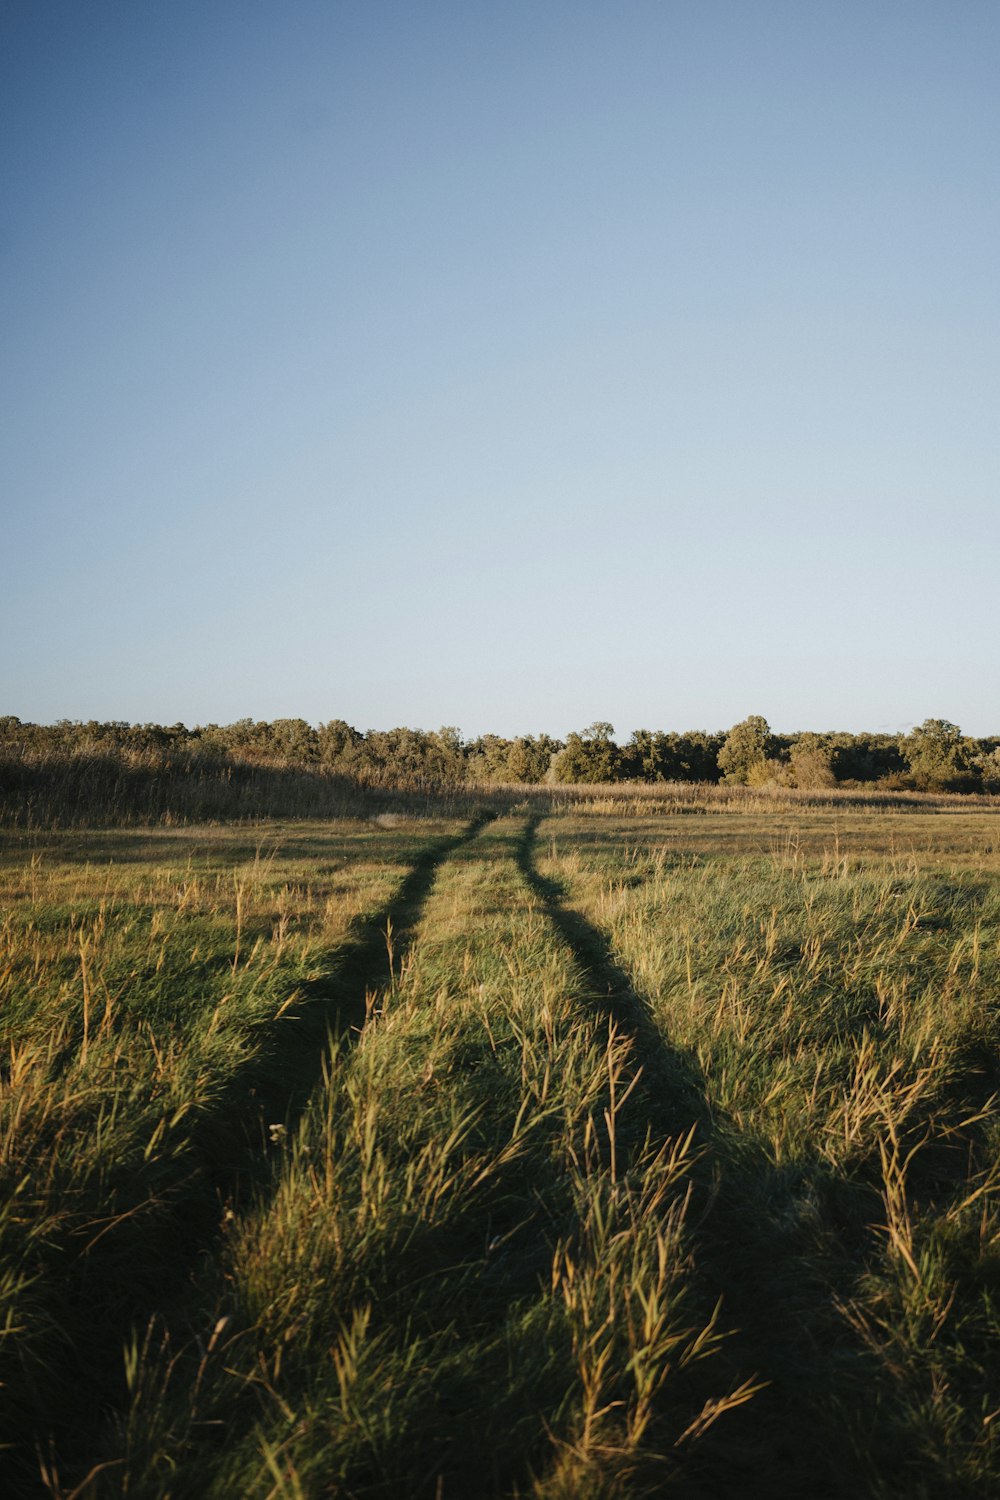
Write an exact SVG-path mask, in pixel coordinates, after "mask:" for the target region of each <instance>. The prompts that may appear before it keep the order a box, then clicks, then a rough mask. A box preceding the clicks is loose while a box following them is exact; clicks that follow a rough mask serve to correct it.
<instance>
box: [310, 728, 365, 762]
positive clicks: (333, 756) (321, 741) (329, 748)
mask: <svg viewBox="0 0 1000 1500" xmlns="http://www.w3.org/2000/svg"><path fill="white" fill-rule="evenodd" d="M362 739H363V735H362V734H361V732H360V730H357V729H355V728H354V726H353V725H352V724H348V723H346V722H345V721H344V720H343V719H330V720H329V721H328V722H327V723H326V724H321V725H320V726H319V729H318V730H317V732H316V742H317V749H318V753H319V758H320V761H321V763H322V764H323V765H324V766H338V767H341V768H342V769H344V770H347V769H348V767H349V766H350V765H351V763H352V762H353V761H354V760H355V758H356V756H357V752H358V746H359V745H360V744H361V741H362Z"/></svg>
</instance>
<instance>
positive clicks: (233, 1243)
mask: <svg viewBox="0 0 1000 1500" xmlns="http://www.w3.org/2000/svg"><path fill="white" fill-rule="evenodd" d="M619 792H620V789H619ZM446 811H447V812H448V815H447V816H440V817H435V816H428V815H427V813H426V807H423V809H422V812H421V815H420V816H407V815H405V813H402V814H401V813H399V812H396V813H392V812H383V813H381V814H378V815H376V816H374V817H372V816H368V817H365V818H361V817H357V818H345V819H342V820H339V821H336V822H329V823H315V822H313V823H294V824H283V825H278V824H259V825H256V826H254V827H252V828H247V827H239V826H233V827H229V828H219V827H208V826H192V827H168V828H159V829H155V830H150V829H142V828H130V829H113V828H106V829H103V830H90V831H88V830H86V829H73V830H65V831H62V832H59V831H49V832H45V831H42V830H39V829H37V828H35V829H10V830H8V831H7V832H6V833H5V834H3V836H2V837H3V842H2V845H0V901H2V907H3V910H4V913H5V915H4V918H3V926H2V931H0V985H2V999H3V1005H2V1009H0V1026H2V1030H3V1036H2V1039H0V1128H2V1136H0V1170H2V1172H3V1184H2V1195H0V1205H2V1206H0V1378H2V1381H3V1403H2V1417H0V1421H2V1424H3V1428H2V1432H0V1442H2V1444H3V1448H2V1450H0V1477H2V1484H0V1488H2V1491H3V1493H5V1494H11V1495H17V1496H20V1495H34V1494H45V1493H49V1494H51V1495H53V1496H58V1497H61V1500H70V1497H71V1496H78V1497H81V1500H83V1497H86V1500H92V1497H103V1496H124V1495H127V1496H129V1497H136V1500H146V1497H149V1500H152V1497H158V1500H165V1497H168V1496H170V1497H174V1500H185V1497H194V1496H202V1495H206V1496H215V1497H230V1496H232V1497H244V1496H246V1497H259V1500H265V1497H276V1500H277V1497H289V1500H291V1497H312V1496H327V1495H330V1496H332V1495H337V1496H352V1497H353V1496H358V1497H367V1496H373V1497H374V1496H383V1497H388V1496H414V1497H422V1496H427V1497H429V1500H464V1497H478V1496H483V1497H492V1496H522V1497H536V1500H569V1497H575V1496H587V1497H591V1496H593V1497H599V1496H607V1497H612V1496H633V1495H635V1496H641V1495H647V1494H650V1495H658V1494H663V1493H674V1494H677V1495H679V1496H694V1497H715V1496H730V1495H732V1496H741V1497H742V1496H774V1495H788V1496H803V1497H806V1496H848V1495H849V1496H852V1497H856V1496H858V1495H865V1496H868V1495H871V1496H897V1495H898V1496H903V1495H906V1496H908V1497H923V1496H926V1497H935V1496H968V1497H970V1500H971V1497H973V1496H975V1497H981V1496H984V1495H989V1494H996V1493H1000V1439H998V1436H997V1430H998V1424H1000V1352H998V1351H1000V1212H998V1202H997V1194H998V1190H1000V1164H998V1149H997V1148H998V1144H1000V1110H998V1100H997V1093H998V1091H1000V1050H998V1043H1000V819H998V816H997V814H996V813H995V812H994V811H992V809H991V807H990V805H989V804H988V803H987V802H986V801H985V799H976V800H974V801H973V800H969V801H968V802H966V803H965V804H962V803H960V802H958V801H957V800H953V799H938V800H936V801H934V800H931V799H926V800H921V799H919V798H909V799H905V798H897V799H890V801H889V802H888V803H887V802H886V801H885V799H876V798H872V799H870V800H869V801H865V799H863V798H853V799H846V798H845V799H842V800H840V801H838V799H837V798H836V797H835V796H827V797H823V798H815V799H812V800H809V799H804V798H803V799H798V800H796V799H795V798H791V797H785V798H781V799H776V798H775V799H771V800H770V801H769V800H768V799H767V798H762V797H760V796H752V795H746V796H744V797H743V798H742V800H741V799H740V798H739V797H737V796H734V795H733V794H731V793H725V794H724V792H723V789H718V791H717V793H716V792H713V795H712V796H711V797H705V798H702V799H701V800H698V799H697V798H696V797H695V796H694V794H691V795H690V796H688V797H687V800H686V801H685V799H684V798H680V799H679V800H675V801H672V800H671V795H670V794H666V793H657V794H656V796H655V797H654V796H653V795H652V794H649V795H638V796H637V795H633V794H632V793H629V795H628V797H627V798H626V797H625V796H623V795H617V796H616V795H615V794H613V793H612V792H611V791H609V792H608V793H607V795H604V794H602V793H601V792H600V791H588V793H587V794H586V796H579V797H576V798H574V797H571V796H567V795H563V796H560V798H559V800H558V801H557V800H556V799H555V798H554V797H551V796H548V795H541V794H539V795H537V796H535V797H533V798H532V799H531V800H530V801H523V800H519V798H518V796H517V795H516V794H514V793H513V792H509V793H504V794H503V795H502V796H499V795H498V796H497V797H495V798H494V800H493V802H492V804H490V805H487V804H486V803H481V804H480V803H477V800H476V798H475V797H474V796H471V795H470V797H469V798H468V805H463V806H462V807H461V808H459V807H457V806H456V805H455V804H452V805H451V806H450V808H449V809H447V810H446ZM692 811H697V813H698V816H697V817H692V816H691V815H690V814H691V812H692ZM459 813H460V814H461V815H459Z"/></svg>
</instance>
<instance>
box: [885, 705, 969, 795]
mask: <svg viewBox="0 0 1000 1500" xmlns="http://www.w3.org/2000/svg"><path fill="white" fill-rule="evenodd" d="M903 753H904V755H905V756H906V760H907V764H908V766H909V770H910V775H911V776H912V777H913V782H914V785H915V786H917V787H919V788H920V790H921V791H929V792H944V791H954V792H959V791H971V790H972V788H973V787H974V785H975V782H976V776H975V773H974V771H973V769H972V766H971V764H970V756H969V747H968V745H967V744H966V741H965V739H964V737H963V735H962V731H961V730H960V729H959V727H958V725H957V724H952V723H951V721H950V720H949V719H925V720H924V722H923V723H922V724H921V725H919V726H918V728H916V729H914V730H913V731H912V733H911V734H908V735H907V736H906V738H905V739H904V741H903Z"/></svg>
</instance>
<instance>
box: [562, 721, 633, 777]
mask: <svg viewBox="0 0 1000 1500" xmlns="http://www.w3.org/2000/svg"><path fill="white" fill-rule="evenodd" d="M614 732H615V731H614V726H613V725H612V724H608V723H606V722H605V721H604V720H602V719H599V720H598V721H597V723H595V724H590V725H588V727H587V728H586V729H583V730H581V731H580V733H579V734H571V735H569V736H568V737H567V740H566V746H565V749H563V750H561V751H560V753H559V754H558V755H557V756H556V758H555V761H554V762H553V774H554V776H555V779H556V781H568V782H577V781H586V782H599V781H617V780H618V775H619V769H620V766H621V751H620V750H619V749H618V746H617V745H616V744H615V742H614V740H613V739H612V738H611V736H612V735H613V734H614Z"/></svg>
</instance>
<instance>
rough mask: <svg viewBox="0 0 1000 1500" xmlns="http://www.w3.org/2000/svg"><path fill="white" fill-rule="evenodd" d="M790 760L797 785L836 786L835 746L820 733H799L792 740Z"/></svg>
mask: <svg viewBox="0 0 1000 1500" xmlns="http://www.w3.org/2000/svg"><path fill="white" fill-rule="evenodd" d="M790 761H791V769H792V777H793V780H794V782H795V785H796V786H800V787H813V788H819V787H828V786H836V784H837V778H836V776H835V775H834V770H833V746H832V745H830V744H828V743H827V741H826V740H825V738H824V737H823V736H822V735H819V734H798V735H796V736H795V738H794V739H793V741H792V746H791V752H790Z"/></svg>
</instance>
